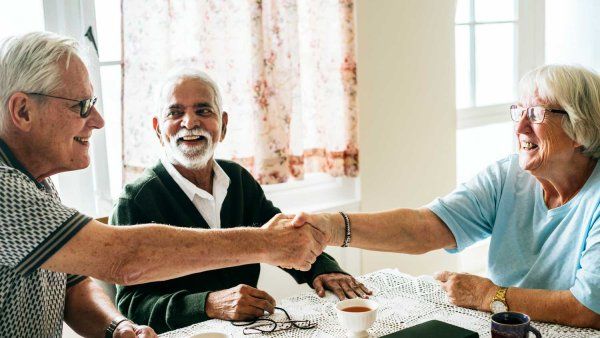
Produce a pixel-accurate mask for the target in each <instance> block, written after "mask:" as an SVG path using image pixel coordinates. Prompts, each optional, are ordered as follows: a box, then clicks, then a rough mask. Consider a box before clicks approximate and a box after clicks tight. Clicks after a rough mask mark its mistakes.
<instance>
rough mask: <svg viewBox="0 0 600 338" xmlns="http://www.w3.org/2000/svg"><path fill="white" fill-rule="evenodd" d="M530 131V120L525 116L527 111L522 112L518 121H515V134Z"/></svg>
mask: <svg viewBox="0 0 600 338" xmlns="http://www.w3.org/2000/svg"><path fill="white" fill-rule="evenodd" d="M530 131H531V121H530V120H529V118H528V117H527V112H523V114H522V115H521V119H519V122H516V123H515V132H516V133H517V134H527V133H529V132H530Z"/></svg>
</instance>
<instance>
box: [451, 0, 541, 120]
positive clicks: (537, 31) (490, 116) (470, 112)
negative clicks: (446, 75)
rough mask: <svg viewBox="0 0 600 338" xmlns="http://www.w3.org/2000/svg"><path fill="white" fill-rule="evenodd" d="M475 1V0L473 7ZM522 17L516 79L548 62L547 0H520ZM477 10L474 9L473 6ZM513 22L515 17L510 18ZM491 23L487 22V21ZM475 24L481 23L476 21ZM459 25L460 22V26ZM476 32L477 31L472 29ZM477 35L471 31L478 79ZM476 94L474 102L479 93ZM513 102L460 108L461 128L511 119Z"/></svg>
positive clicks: (517, 29) (518, 26) (519, 18)
mask: <svg viewBox="0 0 600 338" xmlns="http://www.w3.org/2000/svg"><path fill="white" fill-rule="evenodd" d="M473 3H474V0H471V6H472V5H473ZM517 8H518V16H517V18H516V19H515V21H516V23H515V35H516V36H515V41H516V45H515V54H516V60H515V65H516V66H515V77H514V78H515V80H516V81H518V80H519V79H520V78H521V77H522V76H523V75H525V73H526V72H527V71H529V70H531V69H533V68H535V67H537V66H540V65H542V64H544V22H545V20H544V15H545V2H544V0H520V1H519V0H517ZM471 10H473V8H471ZM510 22H512V20H510ZM486 23H487V22H486ZM474 24H477V22H475V23H474ZM458 25H459V24H456V26H458ZM471 32H473V30H471ZM475 48H476V46H475V38H474V36H473V33H471V48H470V59H471V60H470V61H471V70H472V72H471V81H472V83H474V81H475V72H474V71H475ZM471 94H472V95H471V96H472V98H471V99H472V104H473V105H474V102H475V96H474V95H473V93H471ZM512 103H513V102H505V103H500V104H495V105H489V106H472V107H468V108H463V109H457V128H458V129H463V128H472V127H478V126H483V125H487V124H492V123H501V122H508V121H510V117H509V115H508V106H509V105H510V104H512Z"/></svg>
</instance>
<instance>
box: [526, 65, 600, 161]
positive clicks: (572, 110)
mask: <svg viewBox="0 0 600 338" xmlns="http://www.w3.org/2000/svg"><path fill="white" fill-rule="evenodd" d="M520 93H521V101H523V100H526V99H527V98H531V97H537V98H539V99H540V100H542V101H543V102H546V103H548V104H555V105H558V106H559V107H561V108H562V109H564V110H566V111H567V113H568V116H569V118H565V119H563V123H562V128H563V129H564V131H565V133H567V135H568V136H569V137H570V138H571V139H573V140H575V141H577V143H579V144H581V145H582V146H583V150H582V153H583V154H584V155H587V156H589V157H591V158H600V76H599V75H598V74H597V73H595V72H593V71H591V70H589V69H586V68H584V67H581V66H568V65H546V66H541V67H538V68H536V69H534V70H532V71H530V72H528V73H527V74H525V76H524V77H523V78H522V79H521V82H520Z"/></svg>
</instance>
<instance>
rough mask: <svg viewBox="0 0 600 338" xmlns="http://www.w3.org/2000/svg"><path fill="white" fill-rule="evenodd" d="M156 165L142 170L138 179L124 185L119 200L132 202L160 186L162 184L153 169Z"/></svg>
mask: <svg viewBox="0 0 600 338" xmlns="http://www.w3.org/2000/svg"><path fill="white" fill-rule="evenodd" d="M158 165H160V164H158ZM158 165H156V166H154V167H151V168H148V169H146V170H144V172H143V173H142V175H141V176H140V177H138V178H136V179H135V180H134V181H133V182H131V183H128V184H126V185H125V187H124V188H123V192H122V193H121V196H120V197H119V199H126V200H134V199H136V198H138V197H139V196H140V195H142V194H145V193H147V192H151V191H154V190H156V189H158V187H159V186H162V182H160V178H159V177H158V175H157V174H156V172H155V168H156V167H157V166H158Z"/></svg>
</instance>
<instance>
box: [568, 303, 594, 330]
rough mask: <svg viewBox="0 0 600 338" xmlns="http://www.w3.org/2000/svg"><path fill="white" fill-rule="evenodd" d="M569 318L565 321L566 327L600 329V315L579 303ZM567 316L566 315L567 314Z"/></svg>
mask: <svg viewBox="0 0 600 338" xmlns="http://www.w3.org/2000/svg"><path fill="white" fill-rule="evenodd" d="M567 312H570V313H569V314H568V315H566V317H567V318H565V319H566V320H564V323H561V324H565V325H569V326H574V327H583V328H593V329H596V330H598V329H600V314H598V313H596V312H594V311H592V310H590V309H589V308H587V307H586V306H584V305H583V304H581V303H579V302H577V304H576V305H575V307H574V308H572V310H571V311H567ZM565 314H566V313H565Z"/></svg>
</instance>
